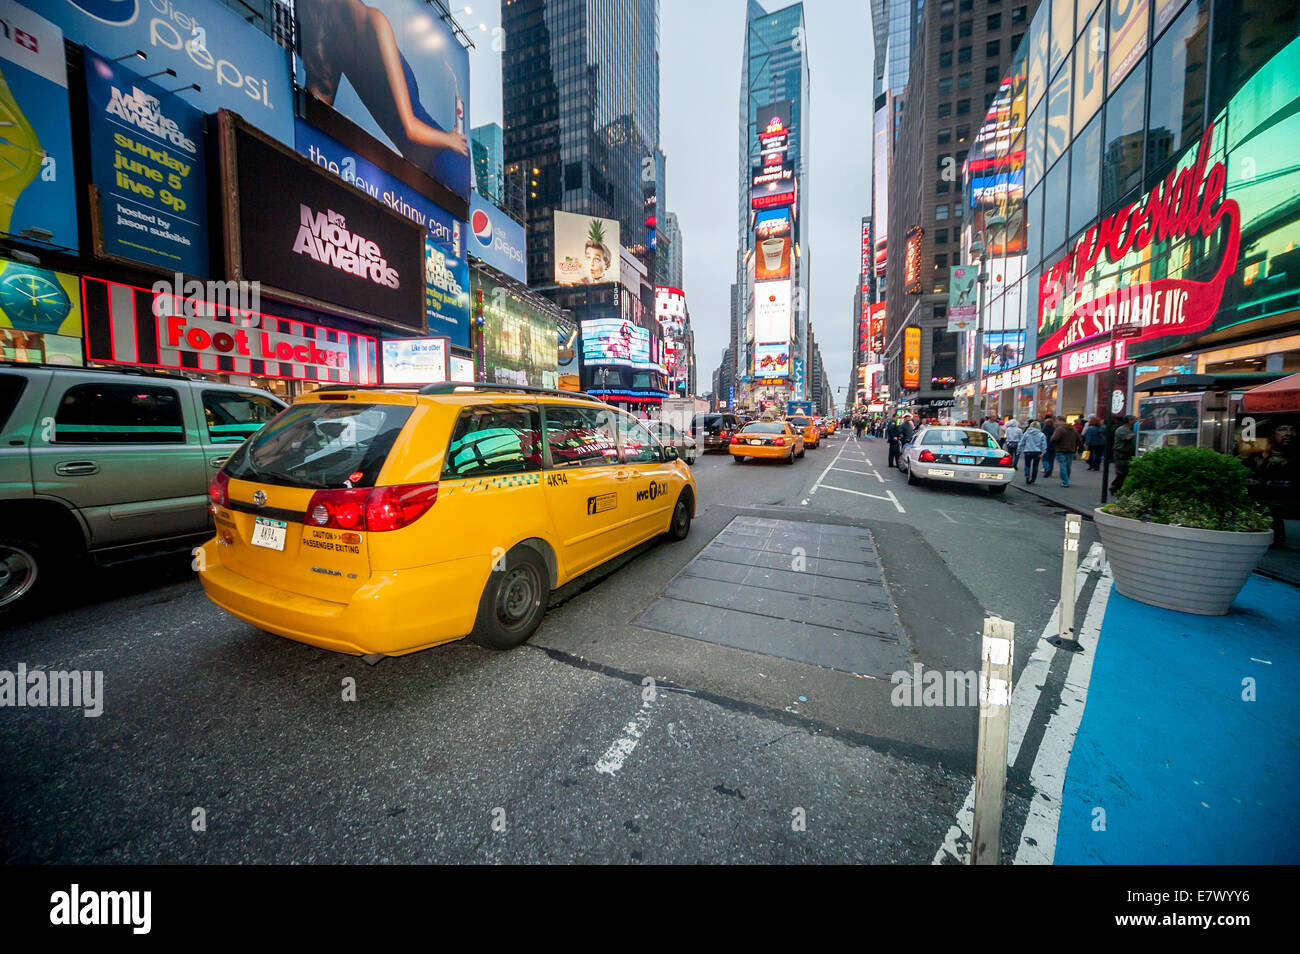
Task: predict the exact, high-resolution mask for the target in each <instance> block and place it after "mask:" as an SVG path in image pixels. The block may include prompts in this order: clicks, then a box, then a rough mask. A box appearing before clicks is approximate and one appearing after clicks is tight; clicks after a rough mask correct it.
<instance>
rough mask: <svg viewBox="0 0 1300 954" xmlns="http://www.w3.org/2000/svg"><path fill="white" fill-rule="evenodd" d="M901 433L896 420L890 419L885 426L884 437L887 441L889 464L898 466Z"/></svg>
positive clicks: (901, 430)
mask: <svg viewBox="0 0 1300 954" xmlns="http://www.w3.org/2000/svg"><path fill="white" fill-rule="evenodd" d="M902 434H903V429H902V428H901V427H899V426H898V422H897V421H890V422H889V424H887V425H886V426H885V438H886V439H887V440H888V441H889V466H890V467H897V466H898V452H899V444H898V441H899V438H900V437H901V436H902Z"/></svg>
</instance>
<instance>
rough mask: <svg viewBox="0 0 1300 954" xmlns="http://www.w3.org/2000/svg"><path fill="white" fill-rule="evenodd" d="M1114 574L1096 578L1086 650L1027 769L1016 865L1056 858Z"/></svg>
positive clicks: (1082, 633)
mask: <svg viewBox="0 0 1300 954" xmlns="http://www.w3.org/2000/svg"><path fill="white" fill-rule="evenodd" d="M1110 591H1111V578H1110V570H1109V568H1107V570H1106V571H1105V572H1103V573H1102V576H1101V579H1100V580H1098V581H1097V589H1096V591H1095V592H1094V593H1093V595H1092V601H1091V602H1090V603H1089V604H1088V613H1087V615H1086V616H1084V618H1083V626H1081V627H1080V628H1079V633H1078V636H1077V638H1078V640H1079V644H1080V645H1081V646H1082V647H1083V652H1081V653H1077V654H1075V655H1074V658H1073V659H1071V660H1070V670H1069V672H1068V673H1066V676H1065V685H1063V686H1062V687H1061V702H1060V705H1058V706H1057V708H1056V711H1054V712H1053V713H1052V715H1051V717H1050V718H1049V719H1048V720H1047V728H1046V729H1044V731H1043V741H1042V743H1041V744H1040V745H1039V746H1038V752H1037V753H1036V754H1035V755H1034V767H1033V768H1032V769H1031V770H1030V772H1029V783H1030V784H1031V785H1032V786H1033V788H1034V796H1033V800H1032V801H1031V802H1030V803H1029V815H1028V816H1027V817H1026V818H1025V828H1024V831H1022V832H1021V834H1020V847H1019V848H1018V849H1017V850H1016V861H1015V863H1016V864H1018V865H1050V864H1052V863H1053V861H1054V860H1055V858H1056V832H1057V827H1058V825H1059V823H1060V820H1061V795H1062V793H1063V792H1064V791H1065V770H1066V769H1067V768H1069V765H1070V753H1071V752H1072V751H1074V739H1075V737H1076V736H1077V735H1078V734H1079V723H1080V722H1082V721H1083V709H1084V706H1085V705H1087V702H1088V682H1089V680H1090V679H1091V677H1092V661H1093V659H1094V658H1095V657H1096V654H1097V640H1098V638H1099V637H1100V636H1101V622H1102V620H1103V619H1104V618H1105V616H1106V604H1107V603H1108V602H1110Z"/></svg>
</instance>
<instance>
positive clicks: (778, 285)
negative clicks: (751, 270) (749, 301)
mask: <svg viewBox="0 0 1300 954" xmlns="http://www.w3.org/2000/svg"><path fill="white" fill-rule="evenodd" d="M789 340H790V282H789V280H786V281H779V282H757V283H755V285H754V341H755V342H756V343H772V342H781V343H786V342H789Z"/></svg>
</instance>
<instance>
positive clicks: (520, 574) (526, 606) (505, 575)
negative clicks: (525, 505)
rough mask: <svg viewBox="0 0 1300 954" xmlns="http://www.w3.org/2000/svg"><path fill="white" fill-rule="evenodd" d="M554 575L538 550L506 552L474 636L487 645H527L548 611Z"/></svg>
mask: <svg viewBox="0 0 1300 954" xmlns="http://www.w3.org/2000/svg"><path fill="white" fill-rule="evenodd" d="M550 579H551V575H550V571H549V570H548V569H547V567H546V563H545V561H544V560H543V559H542V558H541V556H540V555H539V554H538V553H537V552H536V551H534V550H531V549H529V548H528V547H515V549H513V550H511V551H510V552H509V553H507V554H506V556H505V560H504V565H503V566H502V567H501V569H498V570H493V571H492V573H491V575H489V577H488V582H487V586H485V587H484V588H483V596H482V598H481V599H480V600H479V605H478V618H477V619H476V620H475V621H474V631H473V632H472V633H471V634H470V639H472V640H473V641H474V642H476V643H478V644H479V645H480V646H483V647H484V648H486V649H514V648H515V647H516V646H520V645H523V644H524V643H525V642H527V641H528V637H530V636H532V635H533V633H534V632H536V631H537V627H538V626H540V625H541V622H542V616H543V615H545V613H546V598H547V597H548V596H549V595H550V592H551V584H550Z"/></svg>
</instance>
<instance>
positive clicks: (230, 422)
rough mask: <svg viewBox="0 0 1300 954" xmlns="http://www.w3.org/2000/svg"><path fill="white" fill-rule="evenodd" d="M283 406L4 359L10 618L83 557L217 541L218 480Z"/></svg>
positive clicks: (1, 591) (163, 380)
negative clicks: (212, 501) (211, 499)
mask: <svg viewBox="0 0 1300 954" xmlns="http://www.w3.org/2000/svg"><path fill="white" fill-rule="evenodd" d="M284 407H285V404H284V402H283V401H281V400H280V399H279V398H277V397H275V396H274V395H272V394H269V393H267V392H266V391H260V390H258V389H256V388H249V387H240V386H238V385H232V384H218V383H214V382H211V381H195V380H191V379H190V378H186V377H182V376H181V375H175V374H166V373H163V372H155V371H149V370H145V369H134V368H131V369H120V370H119V369H112V370H108V369H102V368H69V367H62V366H53V365H31V364H13V363H8V362H0V613H4V612H6V611H8V610H12V609H15V608H16V607H18V606H20V605H21V606H31V605H34V604H35V603H37V602H39V601H40V599H41V597H42V596H43V595H45V594H48V593H50V592H54V591H56V590H57V589H58V585H59V583H60V581H63V582H67V579H68V577H67V573H68V569H69V567H70V566H71V565H72V564H73V562H74V561H75V560H76V559H77V558H78V557H82V556H86V555H89V556H90V557H91V558H92V559H93V560H95V561H96V562H99V563H112V562H117V561H119V560H123V559H130V558H132V557H134V556H137V555H140V554H141V553H142V552H161V551H167V550H172V549H181V548H183V547H187V546H189V545H191V544H192V543H194V542H197V541H201V540H203V539H205V538H206V537H208V536H211V534H212V522H211V521H212V518H211V515H210V514H209V513H208V508H207V502H208V500H207V487H208V482H209V480H211V478H212V475H213V474H214V473H215V472H216V471H217V469H218V468H219V467H220V466H221V465H222V463H224V462H225V459H226V457H227V456H228V455H229V454H230V453H231V451H233V450H234V449H235V448H236V447H238V446H239V445H240V444H241V443H242V442H243V440H244V438H246V437H247V436H248V435H249V434H252V433H253V432H254V431H256V430H258V429H259V428H260V427H261V426H262V425H263V424H264V423H266V422H267V421H269V420H270V419H271V418H272V417H274V416H275V415H276V414H278V413H279V412H280V411H281V409H283V408H284Z"/></svg>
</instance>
